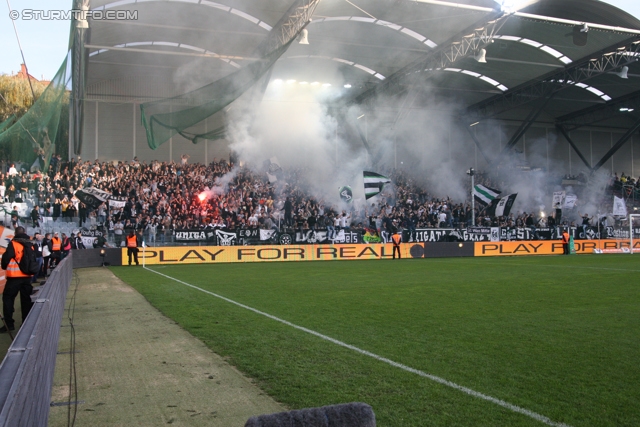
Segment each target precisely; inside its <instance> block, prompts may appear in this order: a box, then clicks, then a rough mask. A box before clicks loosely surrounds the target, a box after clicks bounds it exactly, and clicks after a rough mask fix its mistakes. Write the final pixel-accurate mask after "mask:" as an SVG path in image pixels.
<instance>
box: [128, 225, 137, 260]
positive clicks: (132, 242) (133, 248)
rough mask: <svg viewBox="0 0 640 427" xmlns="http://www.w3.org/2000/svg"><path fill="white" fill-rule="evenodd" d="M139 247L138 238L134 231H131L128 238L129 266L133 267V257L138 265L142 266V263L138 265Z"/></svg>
mask: <svg viewBox="0 0 640 427" xmlns="http://www.w3.org/2000/svg"><path fill="white" fill-rule="evenodd" d="M138 246H140V244H139V242H138V236H137V235H136V233H135V232H134V231H133V230H131V232H130V233H129V235H128V236H127V255H128V256H129V265H131V255H133V259H134V261H135V262H136V265H140V263H138Z"/></svg>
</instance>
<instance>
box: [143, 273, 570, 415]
mask: <svg viewBox="0 0 640 427" xmlns="http://www.w3.org/2000/svg"><path fill="white" fill-rule="evenodd" d="M143 268H144V269H145V270H148V271H151V272H152V273H155V274H157V275H160V276H162V277H166V278H167V279H170V280H173V281H175V282H178V283H180V284H183V285H185V286H188V287H190V288H193V289H196V290H198V291H200V292H204V293H205V294H208V295H211V296H214V297H216V298H219V299H221V300H224V301H226V302H229V303H231V304H234V305H237V306H238V307H242V308H244V309H245V310H249V311H252V312H254V313H256V314H259V315H261V316H265V317H268V318H269V319H272V320H275V321H277V322H280V323H283V324H285V325H287V326H291V327H292V328H295V329H298V330H300V331H303V332H306V333H308V334H311V335H314V336H316V337H318V338H321V339H323V340H325V341H329V342H332V343H334V344H336V345H339V346H341V347H344V348H348V349H349V350H353V351H355V352H357V353H360V354H363V355H365V356H369V357H372V358H374V359H376V360H378V361H380V362H384V363H387V364H389V365H391V366H394V367H396V368H400V369H402V370H404V371H407V372H411V373H412V374H416V375H419V376H421V377H424V378H427V379H430V380H431V381H434V382H437V383H439V384H442V385H446V386H447V387H451V388H454V389H456V390H459V391H461V392H463V393H466V394H468V395H469V396H473V397H477V398H478V399H483V400H486V401H488V402H491V403H494V404H496V405H498V406H502V407H503V408H506V409H509V410H510V411H513V412H517V413H519V414H523V415H526V416H528V417H530V418H533V419H534V420H536V421H540V422H541V423H544V424H546V425H549V426H553V427H571V426H569V425H568V424H564V423H557V422H555V421H552V420H551V419H550V418H548V417H545V416H544V415H540V414H538V413H536V412H533V411H530V410H528V409H525V408H521V407H519V406H517V405H513V404H511V403H509V402H505V401H504V400H501V399H498V398H495V397H492V396H489V395H486V394H484V393H480V392H478V391H475V390H472V389H470V388H467V387H464V386H461V385H459V384H456V383H454V382H451V381H448V380H445V379H444V378H440V377H437V376H435V375H431V374H428V373H426V372H423V371H420V370H418V369H414V368H411V367H409V366H406V365H403V364H402V363H398V362H394V361H393V360H391V359H387V358H385V357H382V356H378V355H377V354H374V353H371V352H369V351H367V350H362V349H361V348H358V347H355V346H353V345H351V344H347V343H345V342H342V341H339V340H337V339H335V338H331V337H329V336H326V335H323V334H321V333H319V332H316V331H313V330H311V329H307V328H305V327H303V326H298V325H296V324H294V323H291V322H288V321H286V320H284V319H280V318H279V317H276V316H273V315H271V314H269V313H265V312H264V311H260V310H257V309H255V308H253V307H249V306H248V305H244V304H242V303H239V302H237V301H234V300H232V299H229V298H227V297H223V296H222V295H218V294H216V293H214V292H211V291H207V290H206V289H202V288H199V287H197V286H195V285H192V284H190V283H187V282H183V281H182V280H179V279H176V278H175V277H171V276H168V275H166V274H162V273H160V272H157V271H154V270H152V269H150V268H148V267H146V266H143Z"/></svg>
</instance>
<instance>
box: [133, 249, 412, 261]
mask: <svg viewBox="0 0 640 427" xmlns="http://www.w3.org/2000/svg"><path fill="white" fill-rule="evenodd" d="M413 246H415V245H410V244H401V245H400V251H401V256H402V258H414V256H413V255H415V257H417V258H420V257H422V256H423V255H424V252H423V251H422V250H420V251H415V250H413V251H412V248H413ZM392 256H393V246H392V245H391V244H384V245H364V244H352V245H287V246H280V245H278V246H275V245H264V246H236V247H229V246H174V247H157V248H144V249H141V250H140V252H139V253H138V258H139V259H140V261H141V263H144V265H158V264H201V263H222V262H225V263H226V262H270V261H334V260H335V261H337V260H364V259H391V258H392ZM126 257H127V249H126V248H123V249H122V259H123V260H125V259H126Z"/></svg>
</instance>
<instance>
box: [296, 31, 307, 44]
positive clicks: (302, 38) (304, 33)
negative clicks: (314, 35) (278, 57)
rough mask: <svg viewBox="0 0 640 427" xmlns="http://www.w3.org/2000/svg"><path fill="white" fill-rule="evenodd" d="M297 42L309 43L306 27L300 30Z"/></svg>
mask: <svg viewBox="0 0 640 427" xmlns="http://www.w3.org/2000/svg"><path fill="white" fill-rule="evenodd" d="M298 40H299V41H298V43H300V44H309V30H307V29H306V28H305V29H304V30H302V31H301V32H300V37H299V38H298Z"/></svg>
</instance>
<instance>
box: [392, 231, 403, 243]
mask: <svg viewBox="0 0 640 427" xmlns="http://www.w3.org/2000/svg"><path fill="white" fill-rule="evenodd" d="M391 240H393V244H394V245H396V246H398V245H399V244H400V241H401V240H402V237H400V235H399V234H398V233H396V234H394V235H393V236H391Z"/></svg>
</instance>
